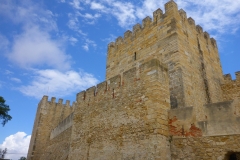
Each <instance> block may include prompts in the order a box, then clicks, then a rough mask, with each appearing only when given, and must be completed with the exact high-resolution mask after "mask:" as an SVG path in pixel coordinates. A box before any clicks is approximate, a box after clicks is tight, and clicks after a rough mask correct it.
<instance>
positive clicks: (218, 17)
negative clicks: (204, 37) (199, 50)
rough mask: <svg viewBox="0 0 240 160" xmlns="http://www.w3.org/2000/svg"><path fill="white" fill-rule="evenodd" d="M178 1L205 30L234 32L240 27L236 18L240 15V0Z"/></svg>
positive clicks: (220, 32)
mask: <svg viewBox="0 0 240 160" xmlns="http://www.w3.org/2000/svg"><path fill="white" fill-rule="evenodd" d="M177 3H178V4H179V6H180V7H181V8H184V10H185V11H186V12H187V14H188V16H191V17H193V18H194V19H195V21H196V23H199V24H201V25H202V27H203V29H204V30H207V31H216V32H218V33H219V34H222V33H225V32H229V31H230V32H232V31H233V30H236V28H238V29H239V27H240V21H237V20H234V19H236V18H237V17H240V1H232V0H222V1H217V0H212V1H206V0H204V1H193V0H187V1H186V2H185V3H183V2H182V1H179V0H178V1H177Z"/></svg>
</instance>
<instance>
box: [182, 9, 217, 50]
mask: <svg viewBox="0 0 240 160" xmlns="http://www.w3.org/2000/svg"><path fill="white" fill-rule="evenodd" d="M178 13H179V15H180V16H181V19H182V21H186V20H187V22H188V24H189V26H191V27H194V28H195V29H196V31H197V34H198V35H199V36H202V37H204V38H205V39H206V41H207V42H211V44H212V45H213V46H214V47H217V43H216V40H215V39H214V38H211V37H210V34H209V33H208V32H206V31H203V28H202V27H201V26H200V25H196V24H195V20H194V19H193V18H192V17H188V18H187V14H186V12H185V11H184V10H183V9H180V10H179V11H178Z"/></svg>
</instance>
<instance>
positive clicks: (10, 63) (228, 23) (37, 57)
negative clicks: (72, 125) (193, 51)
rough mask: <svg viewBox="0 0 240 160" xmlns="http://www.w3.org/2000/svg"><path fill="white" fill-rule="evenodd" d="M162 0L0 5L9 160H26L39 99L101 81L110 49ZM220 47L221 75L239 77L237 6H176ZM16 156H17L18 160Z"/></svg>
mask: <svg viewBox="0 0 240 160" xmlns="http://www.w3.org/2000/svg"><path fill="white" fill-rule="evenodd" d="M166 2H167V0H51V1H49V0H21V1H17V0H0V61H1V63H0V76H1V78H0V95H1V96H3V97H4V98H5V100H6V103H7V104H8V105H9V106H10V108H11V111H10V115H11V116H12V117H13V119H12V120H11V121H10V122H8V123H7V124H6V126H5V127H0V148H4V147H7V148H8V149H9V154H8V155H7V157H9V158H12V159H17V158H19V157H20V156H21V155H23V156H24V155H26V153H27V149H28V143H29V139H30V135H31V132H32V127H33V122H34V118H35V114H36V108H37V104H38V102H39V100H40V99H41V97H42V96H43V95H46V94H47V95H49V97H52V96H54V97H56V98H63V99H64V100H70V101H71V103H72V102H73V101H74V100H75V95H76V93H78V92H80V91H82V90H84V89H86V88H89V87H91V86H93V85H95V84H97V83H99V82H101V81H104V79H105V68H106V54H107V44H108V43H109V42H111V41H114V40H115V39H116V38H117V37H118V36H123V34H124V32H125V31H126V30H132V26H133V25H134V24H136V23H141V21H142V19H143V18H145V17H146V16H150V17H152V12H153V11H155V10H156V9H157V8H161V9H162V10H163V11H164V4H165V3H166ZM176 2H177V3H178V7H179V9H180V8H183V9H184V10H185V11H186V12H187V15H188V17H192V18H193V19H195V21H196V24H200V25H201V26H202V27H203V29H204V30H205V31H207V32H209V33H210V35H211V36H212V37H214V38H215V39H216V40H217V42H218V48H219V53H220V58H221V62H222V67H223V72H224V74H226V73H231V74H232V77H233V78H234V77H235V76H234V72H236V71H239V70H240V29H239V28H240V1H232V0H221V1H218V0H208V1H207V0H202V1H195V0H176ZM17 153H19V154H17Z"/></svg>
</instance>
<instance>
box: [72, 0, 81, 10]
mask: <svg viewBox="0 0 240 160" xmlns="http://www.w3.org/2000/svg"><path fill="white" fill-rule="evenodd" d="M69 4H70V5H72V6H73V7H74V8H75V9H82V7H80V0H72V2H70V3H69Z"/></svg>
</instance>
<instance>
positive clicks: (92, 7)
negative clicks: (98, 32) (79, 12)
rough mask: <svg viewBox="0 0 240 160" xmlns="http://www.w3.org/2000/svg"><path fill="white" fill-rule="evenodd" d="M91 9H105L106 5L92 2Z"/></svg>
mask: <svg viewBox="0 0 240 160" xmlns="http://www.w3.org/2000/svg"><path fill="white" fill-rule="evenodd" d="M90 8H91V9H98V10H104V9H105V6H104V5H102V4H101V3H97V2H91V7H90Z"/></svg>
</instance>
